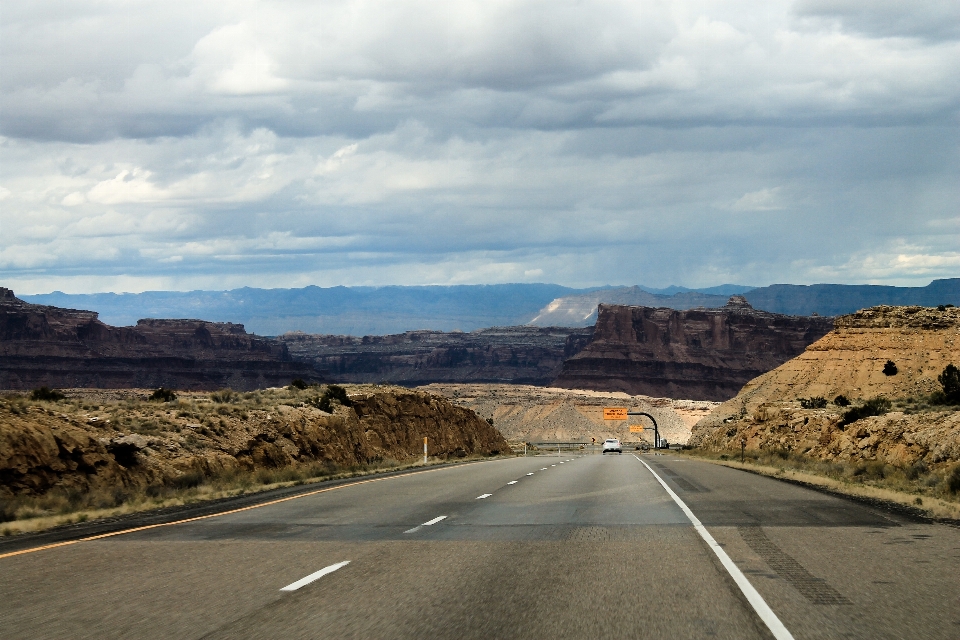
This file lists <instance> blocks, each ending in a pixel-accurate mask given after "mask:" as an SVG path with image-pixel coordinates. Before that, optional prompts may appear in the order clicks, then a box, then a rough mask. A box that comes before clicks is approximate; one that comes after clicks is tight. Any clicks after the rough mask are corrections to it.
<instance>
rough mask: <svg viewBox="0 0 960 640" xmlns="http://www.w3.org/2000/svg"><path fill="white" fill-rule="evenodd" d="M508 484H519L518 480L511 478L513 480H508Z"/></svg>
mask: <svg viewBox="0 0 960 640" xmlns="http://www.w3.org/2000/svg"><path fill="white" fill-rule="evenodd" d="M507 484H517V481H516V480H511V481H510V482H508V483H507Z"/></svg>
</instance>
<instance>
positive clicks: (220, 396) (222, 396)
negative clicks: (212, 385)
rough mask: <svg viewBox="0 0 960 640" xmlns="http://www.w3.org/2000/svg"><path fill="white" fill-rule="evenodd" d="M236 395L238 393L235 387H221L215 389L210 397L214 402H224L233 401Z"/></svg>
mask: <svg viewBox="0 0 960 640" xmlns="http://www.w3.org/2000/svg"><path fill="white" fill-rule="evenodd" d="M236 395H237V394H236V393H234V391H233V389H230V388H225V389H220V390H219V391H214V392H213V393H211V394H210V399H211V400H213V401H214V402H219V403H221V404H223V403H227V402H233V399H234V397H236Z"/></svg>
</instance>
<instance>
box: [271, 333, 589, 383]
mask: <svg viewBox="0 0 960 640" xmlns="http://www.w3.org/2000/svg"><path fill="white" fill-rule="evenodd" d="M592 333H593V328H592V327H588V328H582V329H581V328H565V327H560V328H558V327H494V328H491V329H480V330H477V331H471V332H470V333H464V332H461V331H455V332H450V333H445V332H442V331H408V332H406V333H402V334H398V335H387V336H364V337H363V338H355V337H352V336H328V335H311V334H305V333H287V334H284V335H282V336H280V337H279V338H278V340H279V341H281V342H282V343H283V344H284V345H286V347H287V349H288V350H289V352H290V354H291V355H292V356H294V357H296V358H298V359H301V360H304V361H307V362H310V363H311V364H313V366H314V367H315V368H316V369H317V370H318V372H319V373H320V375H322V376H324V377H326V378H329V379H331V380H338V381H343V382H354V383H363V382H374V383H376V382H389V383H393V384H402V385H405V386H416V385H423V384H430V383H432V382H509V383H514V384H534V385H547V384H549V383H550V382H551V381H552V380H553V379H554V378H555V377H557V374H558V373H560V368H561V366H562V365H563V361H564V359H565V358H569V357H571V356H573V355H576V354H577V353H579V351H580V350H581V349H582V348H583V346H584V345H585V344H586V343H587V342H589V340H590V336H591V335H592Z"/></svg>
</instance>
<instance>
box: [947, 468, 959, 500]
mask: <svg viewBox="0 0 960 640" xmlns="http://www.w3.org/2000/svg"><path fill="white" fill-rule="evenodd" d="M947 491H949V492H950V493H960V464H958V465H957V466H955V467H954V468H953V470H952V471H951V472H950V474H949V475H948V476H947Z"/></svg>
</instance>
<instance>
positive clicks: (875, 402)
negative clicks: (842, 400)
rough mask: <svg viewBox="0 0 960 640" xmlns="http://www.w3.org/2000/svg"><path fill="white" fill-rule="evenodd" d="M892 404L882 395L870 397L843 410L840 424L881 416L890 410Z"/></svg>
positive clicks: (844, 424)
mask: <svg viewBox="0 0 960 640" xmlns="http://www.w3.org/2000/svg"><path fill="white" fill-rule="evenodd" d="M892 406H893V404H892V403H891V402H890V401H889V400H887V399H886V398H884V397H882V396H877V397H876V398H870V399H869V400H867V401H866V402H864V403H863V404H862V405H860V406H859V407H851V408H850V409H847V410H846V411H844V412H843V417H841V418H840V426H841V427H843V426H846V425H848V424H851V423H853V422H856V421H857V420H860V419H861V418H869V417H870V416H882V415H883V414H885V413H887V412H888V411H890V408H891V407H892Z"/></svg>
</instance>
